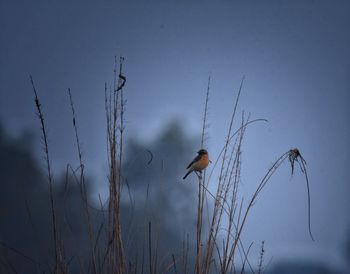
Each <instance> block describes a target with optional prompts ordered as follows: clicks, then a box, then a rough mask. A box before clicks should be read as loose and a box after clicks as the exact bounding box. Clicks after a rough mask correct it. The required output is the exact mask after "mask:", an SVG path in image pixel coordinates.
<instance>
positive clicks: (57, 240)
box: [31, 58, 312, 274]
mask: <svg viewBox="0 0 350 274" xmlns="http://www.w3.org/2000/svg"><path fill="white" fill-rule="evenodd" d="M123 62H124V59H123V58H120V60H119V66H118V65H117V60H116V67H115V70H114V76H115V80H114V87H113V88H112V89H108V88H107V85H106V86H105V107H106V119H107V131H106V132H107V144H108V147H107V150H108V164H109V174H108V185H109V200H108V204H107V205H106V206H105V205H104V204H103V203H102V202H101V206H100V208H94V207H93V206H91V205H90V204H89V200H88V196H87V192H86V188H85V173H84V163H83V158H82V153H81V148H80V141H79V134H78V129H77V121H76V116H75V109H74V104H73V99H72V94H71V92H70V90H69V98H70V102H71V109H72V119H73V127H74V130H75V138H76V147H77V153H78V158H79V168H78V169H73V168H69V169H68V170H69V172H70V174H71V175H72V176H73V177H74V178H75V181H76V182H77V183H78V184H79V186H80V194H81V202H82V205H83V207H82V208H83V212H82V214H84V217H85V220H86V230H87V235H88V237H87V239H86V241H87V242H88V246H89V256H88V258H85V260H82V259H80V260H78V261H79V266H80V271H81V273H90V272H92V273H95V274H96V273H193V272H194V273H238V272H244V271H245V269H249V270H248V271H251V272H256V273H261V272H262V270H263V256H264V245H263V244H262V247H261V256H260V260H259V265H252V264H251V263H250V261H249V252H250V249H251V245H250V246H244V244H243V243H242V241H241V237H242V233H243V230H244V227H245V225H246V221H247V218H248V215H249V212H250V210H251V209H252V207H253V205H254V204H255V202H256V201H257V199H258V197H259V195H260V194H261V191H262V190H263V189H264V187H265V186H266V185H267V183H268V182H269V180H270V179H271V177H272V175H273V174H274V173H275V172H276V170H277V169H278V168H279V167H280V166H281V164H282V163H283V162H285V160H286V159H287V160H289V161H290V163H291V167H292V173H293V172H294V164H295V162H297V163H298V164H299V166H300V169H301V171H302V172H303V173H304V174H305V178H306V182H307V190H308V194H309V185H308V177H307V171H306V162H305V160H304V158H303V157H302V156H301V154H300V152H299V151H298V149H292V150H287V151H286V152H284V153H282V154H281V155H280V156H279V157H278V158H277V160H276V161H275V162H274V163H273V164H272V166H271V167H270V168H269V169H268V170H267V172H266V174H264V175H263V176H262V179H261V181H260V182H258V183H257V187H256V190H255V192H254V193H253V194H252V196H251V198H250V199H248V200H247V202H245V201H244V200H243V198H242V197H240V196H239V184H240V180H241V164H242V162H241V155H242V141H243V140H244V136H245V133H246V129H247V127H248V126H249V125H251V124H252V123H256V122H262V121H266V120H264V119H255V120H252V119H250V117H249V116H248V117H247V116H246V115H244V113H242V115H237V106H238V103H239V98H240V94H241V91H242V87H243V82H244V78H243V79H242V82H241V84H240V87H239V90H238V92H237V96H236V98H235V100H234V108H233V111H232V116H231V119H230V120H229V121H228V130H227V135H226V138H225V142H224V144H223V147H222V150H221V151H220V153H219V155H218V156H217V158H216V159H215V161H213V163H212V165H211V167H212V168H211V172H210V174H208V173H207V172H203V173H202V174H200V175H199V176H198V193H197V197H198V199H197V205H195V204H193V206H196V207H197V222H196V228H195V231H196V234H195V235H187V236H185V237H184V240H183V248H182V250H179V252H178V253H177V254H174V253H173V254H171V256H169V257H168V258H167V260H168V261H167V262H165V263H163V264H162V265H160V264H159V261H160V260H161V259H163V258H158V257H159V256H160V255H159V254H157V252H156V250H155V249H154V246H153V245H154V239H152V235H154V233H153V232H152V222H149V223H148V234H147V235H146V237H145V243H147V244H146V245H147V248H145V249H143V250H142V256H141V258H137V257H135V258H128V257H127V253H126V252H125V245H124V242H123V233H124V231H123V229H122V228H123V226H122V223H121V214H122V212H121V195H122V192H123V191H124V192H125V191H126V189H128V188H125V187H124V188H123V186H125V184H126V178H125V177H124V174H123V169H122V163H123V157H124V154H123V148H124V138H125V136H124V129H125V99H124V94H123V88H124V85H125V82H126V77H125V76H124V74H123ZM31 82H32V86H33V91H34V95H35V104H36V109H37V112H38V117H39V120H40V124H41V133H42V138H43V144H44V152H45V160H46V164H47V176H48V180H47V181H48V184H49V188H50V192H49V195H50V208H51V217H52V220H51V221H52V224H51V225H52V241H53V250H54V252H53V254H54V255H53V258H52V260H51V261H52V264H50V265H49V267H48V268H47V269H46V270H44V271H45V272H46V271H47V272H53V273H69V272H70V271H69V270H70V259H69V258H66V257H65V249H64V247H65V243H64V241H63V240H62V238H61V236H60V229H59V227H60V226H59V225H58V220H60V218H57V214H58V213H57V212H58V211H57V208H56V207H55V198H54V195H53V194H52V185H53V184H54V182H53V180H54V178H53V176H52V172H51V165H50V157H49V146H48V142H47V131H46V127H45V120H44V115H43V112H42V108H41V105H40V101H39V98H38V94H37V91H36V89H35V86H34V82H33V79H32V78H31ZM209 95H210V78H209V81H208V88H207V92H206V96H205V107H204V115H203V127H202V134H201V141H200V146H201V148H202V147H204V146H205V140H206V136H207V135H208V132H207V128H208V127H207V120H208V117H207V113H208V103H209ZM238 116H240V117H239V118H238ZM237 121H238V122H237ZM150 154H151V152H150ZM214 170H217V171H218V175H217V177H215V176H214V175H213V174H214V173H213V171H214ZM67 172H68V171H67ZM213 188H215V192H213V193H211V192H210V191H209V189H213ZM308 201H309V207H310V197H309V200H308ZM95 212H99V214H102V215H103V218H102V220H101V224H100V225H99V226H98V227H95V226H94V225H93V224H92V218H94V217H93V215H94V213H95ZM309 214H310V209H309ZM309 217H310V216H309ZM309 231H310V236H311V237H312V235H311V228H310V221H309ZM189 237H190V238H193V239H194V238H195V241H196V249H195V251H194V253H195V254H193V255H194V256H192V257H194V258H195V262H193V263H192V264H191V263H190V262H189V252H191V250H189V247H188V245H189V244H188V243H189ZM101 243H102V244H101Z"/></svg>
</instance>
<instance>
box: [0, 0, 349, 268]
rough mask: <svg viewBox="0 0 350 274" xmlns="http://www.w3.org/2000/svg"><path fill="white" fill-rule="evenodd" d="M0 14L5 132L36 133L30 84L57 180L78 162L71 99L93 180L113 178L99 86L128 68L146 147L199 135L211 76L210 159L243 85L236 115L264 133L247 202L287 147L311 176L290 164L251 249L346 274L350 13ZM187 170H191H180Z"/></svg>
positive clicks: (52, 8) (61, 7)
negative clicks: (260, 244) (117, 62)
mask: <svg viewBox="0 0 350 274" xmlns="http://www.w3.org/2000/svg"><path fill="white" fill-rule="evenodd" d="M71 2H72V1H59V2H50V1H35V2H34V1H30V2H29V1H21V2H20V1H1V3H0V25H1V30H0V40H1V43H0V64H1V71H0V119H1V121H2V123H3V125H4V126H5V127H6V128H7V129H8V130H9V131H10V132H11V133H12V134H14V135H16V134H18V133H19V132H20V131H21V130H23V129H32V130H34V131H36V130H37V129H38V122H37V120H36V118H35V115H34V105H33V94H32V90H31V87H30V82H29V78H28V76H29V74H32V75H33V77H34V80H35V82H36V84H37V88H38V91H39V95H40V97H41V99H42V104H43V106H44V111H45V114H46V117H47V123H48V124H49V130H50V132H49V133H50V143H51V144H52V155H53V157H54V159H55V163H56V168H58V167H62V166H63V164H65V163H67V162H71V161H73V160H75V154H74V153H71V152H72V151H73V150H74V149H75V148H74V143H73V142H72V134H73V133H72V129H71V116H70V109H69V102H68V97H67V93H66V91H67V88H68V87H70V88H71V89H72V92H73V97H74V99H75V104H76V108H77V115H78V119H79V120H80V123H79V129H80V131H81V134H82V136H84V138H83V147H84V152H85V156H86V159H87V160H88V165H90V168H89V170H90V172H91V173H92V174H93V176H95V177H96V178H103V175H102V174H103V171H104V169H105V165H106V164H105V154H106V153H105V114H104V83H105V81H109V82H110V83H112V69H113V62H114V55H123V56H125V57H126V62H125V74H126V76H127V79H128V80H127V88H126V92H127V98H128V105H127V127H128V132H127V134H129V136H130V135H131V136H133V137H137V138H140V139H142V140H151V139H152V138H153V137H154V136H155V135H156V134H157V133H158V132H159V130H161V128H162V127H163V126H164V125H166V124H167V123H168V122H169V121H171V120H173V119H178V120H180V121H182V124H183V126H184V127H185V129H186V130H187V132H188V134H189V135H191V136H196V135H198V134H199V132H200V129H201V117H202V108H203V103H204V98H203V95H204V93H205V90H206V84H207V78H208V75H209V74H211V75H212V94H211V100H210V113H209V121H210V124H211V126H210V128H209V140H208V143H207V146H208V150H209V151H210V153H211V155H212V157H213V158H216V157H217V155H218V152H219V149H220V148H221V146H222V144H223V140H224V136H225V132H226V131H225V130H226V127H227V125H228V120H229V117H230V113H231V111H232V108H233V103H234V97H235V93H236V91H237V89H238V87H239V83H240V79H241V77H242V76H243V75H245V77H246V80H245V83H244V89H243V94H242V100H241V104H240V106H241V109H240V110H243V109H244V110H245V111H246V112H250V113H251V116H252V118H266V119H268V120H269V123H268V124H260V125H255V126H252V127H251V128H250V129H249V130H248V131H247V137H246V140H245V142H244V156H243V178H244V179H243V182H242V183H243V185H242V193H243V194H245V195H247V196H248V197H250V193H251V191H252V190H253V189H254V187H255V186H256V184H257V183H258V181H259V179H260V178H261V177H262V176H263V174H264V172H265V171H266V170H267V168H268V167H269V165H270V164H271V163H272V162H273V160H274V159H276V157H277V156H279V155H280V154H281V153H283V152H285V151H286V150H288V149H289V148H291V147H298V148H299V149H300V150H301V152H302V154H303V156H304V157H305V159H306V160H307V162H308V168H309V177H310V183H311V191H312V226H313V230H314V236H315V238H316V239H317V241H316V242H312V241H311V240H310V239H309V238H308V233H307V218H306V217H307V215H306V213H307V208H306V205H307V203H306V192H305V191H306V189H305V185H304V184H305V182H304V178H303V177H302V176H301V175H300V174H299V175H296V176H295V177H294V178H292V179H290V170H289V167H288V165H287V163H286V165H285V167H284V168H282V169H281V170H280V171H279V172H278V174H276V177H274V179H273V180H272V182H271V185H270V186H269V187H268V188H267V189H266V190H265V191H264V192H263V196H261V198H260V200H259V201H258V203H257V206H255V207H254V209H253V212H252V215H251V216H250V218H249V224H248V226H247V229H246V234H245V238H246V239H247V241H248V240H249V241H252V240H255V241H260V240H263V239H264V240H265V241H266V243H267V244H266V247H267V249H268V252H269V254H268V255H270V256H272V257H274V258H278V257H279V256H287V257H288V256H298V257H303V256H306V257H310V258H317V259H328V260H329V261H330V262H333V263H336V264H338V263H342V253H341V252H342V251H341V248H342V244H343V242H344V240H345V238H346V232H347V228H348V227H349V226H350V217H349V214H348V209H349V208H350V199H349V193H350V175H349V172H348V167H347V165H348V162H347V161H348V158H349V154H350V151H349V150H350V149H349V140H350V123H349V117H350V115H349V114H350V110H349V107H348V104H349V103H350V100H349V99H350V78H349V71H350V28H349V26H350V16H349V14H350V5H349V3H348V2H347V1H293V2H292V1H264V3H262V2H259V1H250V2H249V3H246V2H243V1H242V2H240V1H216V2H215V3H214V1H81V2H80V3H79V2H78V1H75V3H74V4H72V3H71ZM185 165H186V163H184V166H185Z"/></svg>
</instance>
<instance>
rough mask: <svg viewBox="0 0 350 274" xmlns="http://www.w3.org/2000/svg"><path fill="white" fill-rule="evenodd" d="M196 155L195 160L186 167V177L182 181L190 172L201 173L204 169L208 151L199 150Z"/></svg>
mask: <svg viewBox="0 0 350 274" xmlns="http://www.w3.org/2000/svg"><path fill="white" fill-rule="evenodd" d="M197 153H198V155H197V156H196V158H194V159H193V161H192V162H191V163H190V164H189V165H188V166H187V168H186V169H188V171H187V173H186V175H185V176H184V177H183V178H182V179H183V180H185V179H186V177H187V176H188V175H189V174H190V173H191V172H192V171H195V172H196V171H202V170H203V169H205V168H206V167H207V166H208V164H209V162H210V160H209V155H208V151H207V150H205V149H200V150H199V151H198V152H197Z"/></svg>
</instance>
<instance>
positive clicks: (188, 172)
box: [182, 169, 193, 180]
mask: <svg viewBox="0 0 350 274" xmlns="http://www.w3.org/2000/svg"><path fill="white" fill-rule="evenodd" d="M192 171H193V170H191V169H190V170H189V171H187V173H186V175H185V176H184V177H183V178H182V179H183V180H185V179H186V177H187V176H188V175H189V174H190V173H191V172H192Z"/></svg>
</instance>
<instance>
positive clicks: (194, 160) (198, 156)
mask: <svg viewBox="0 0 350 274" xmlns="http://www.w3.org/2000/svg"><path fill="white" fill-rule="evenodd" d="M200 159H201V156H200V155H197V157H196V158H194V159H193V161H192V162H191V163H190V164H189V165H188V166H187V167H186V169H189V168H190V167H191V166H192V164H193V163H195V162H198V161H199V160H200Z"/></svg>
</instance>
